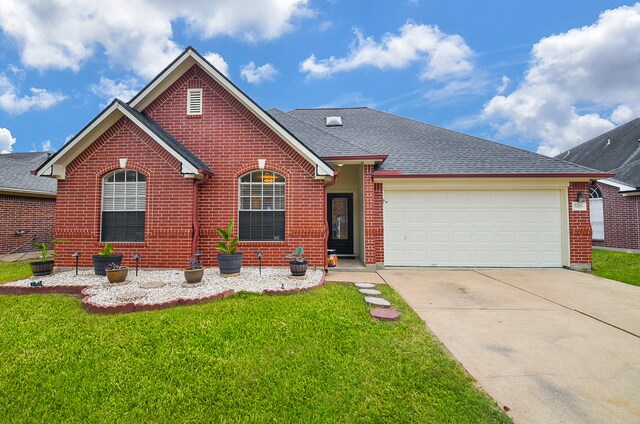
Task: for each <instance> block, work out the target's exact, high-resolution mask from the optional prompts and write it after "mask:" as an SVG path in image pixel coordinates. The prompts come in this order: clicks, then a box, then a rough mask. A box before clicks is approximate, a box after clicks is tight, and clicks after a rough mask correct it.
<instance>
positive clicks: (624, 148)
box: [557, 118, 640, 249]
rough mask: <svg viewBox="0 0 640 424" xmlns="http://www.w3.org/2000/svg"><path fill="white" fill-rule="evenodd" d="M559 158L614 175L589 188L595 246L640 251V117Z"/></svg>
mask: <svg viewBox="0 0 640 424" xmlns="http://www.w3.org/2000/svg"><path fill="white" fill-rule="evenodd" d="M557 158H560V159H563V160H566V161H569V162H573V163H576V164H579V165H583V166H588V167H589V168H593V169H598V170H600V171H604V172H609V173H610V174H611V175H612V177H610V178H601V179H598V180H597V181H594V183H593V184H592V185H591V187H590V199H589V203H590V214H591V226H592V227H593V234H592V237H593V245H594V246H601V247H613V248H620V249H640V118H636V119H634V120H632V121H630V122H627V123H626V124H623V125H620V126H619V127H617V128H614V129H612V130H611V131H608V132H606V133H604V134H601V135H599V136H597V137H594V138H592V139H591V140H589V141H586V142H584V143H582V144H580V145H579V146H576V147H574V148H572V149H570V150H567V151H566V152H563V153H560V154H559V155H558V156H557ZM614 174H615V176H613V175H614Z"/></svg>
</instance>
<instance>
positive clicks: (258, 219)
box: [238, 170, 285, 241]
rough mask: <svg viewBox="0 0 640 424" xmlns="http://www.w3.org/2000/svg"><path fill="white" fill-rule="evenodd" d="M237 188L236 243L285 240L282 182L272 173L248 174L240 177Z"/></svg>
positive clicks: (283, 189)
mask: <svg viewBox="0 0 640 424" xmlns="http://www.w3.org/2000/svg"><path fill="white" fill-rule="evenodd" d="M239 186H240V195H239V206H238V209H239V213H238V215H239V216H238V237H239V239H240V240H242V241H282V240H284V216H285V178H284V177H283V176H282V175H280V174H278V173H277V172H273V171H263V170H259V171H251V172H248V173H246V174H244V175H242V176H241V177H240V181H239Z"/></svg>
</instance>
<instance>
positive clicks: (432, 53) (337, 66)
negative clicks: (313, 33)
mask: <svg viewBox="0 0 640 424" xmlns="http://www.w3.org/2000/svg"><path fill="white" fill-rule="evenodd" d="M354 32H355V35H356V39H355V40H354V41H353V42H352V43H351V46H350V50H351V51H350V53H349V55H348V56H347V57H341V58H336V57H333V56H331V57H330V58H328V59H320V60H318V59H317V58H316V57H315V55H311V56H309V57H308V58H307V59H305V60H304V61H303V62H302V63H301V64H300V70H301V71H302V72H307V73H308V75H309V76H312V77H329V76H331V75H332V74H335V73H337V72H346V71H351V70H354V69H357V68H361V67H364V66H373V67H376V68H379V69H387V68H392V69H402V68H406V67H407V66H409V65H410V64H412V63H414V62H422V63H423V65H424V68H423V70H422V73H421V78H423V79H431V80H437V79H446V78H448V77H451V76H459V75H465V74H469V73H470V72H471V71H472V70H473V64H472V63H471V57H472V56H473V51H472V50H471V48H469V46H467V44H466V43H465V41H464V39H463V38H462V37H460V36H459V35H457V34H453V35H449V34H445V33H443V32H442V31H440V29H439V28H438V27H436V26H430V25H417V24H413V23H410V22H408V23H406V24H404V25H403V26H402V27H401V28H400V33H399V34H398V35H395V34H390V33H387V34H385V35H384V36H383V37H382V41H381V42H380V43H377V42H376V41H375V40H374V39H373V38H371V37H365V36H364V35H363V34H362V33H361V32H360V31H358V30H355V31H354Z"/></svg>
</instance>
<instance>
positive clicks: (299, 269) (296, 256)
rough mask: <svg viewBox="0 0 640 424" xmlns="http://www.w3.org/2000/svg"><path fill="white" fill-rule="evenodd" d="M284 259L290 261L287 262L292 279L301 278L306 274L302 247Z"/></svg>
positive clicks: (305, 262)
mask: <svg viewBox="0 0 640 424" xmlns="http://www.w3.org/2000/svg"><path fill="white" fill-rule="evenodd" d="M285 257H286V258H290V259H292V261H290V262H289V269H290V270H291V275H293V276H294V277H302V276H303V275H305V274H306V273H307V261H306V259H305V258H304V248H303V247H302V246H298V247H296V250H294V251H293V252H292V253H289V254H288V255H287V256H285Z"/></svg>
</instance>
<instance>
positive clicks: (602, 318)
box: [379, 269, 640, 423]
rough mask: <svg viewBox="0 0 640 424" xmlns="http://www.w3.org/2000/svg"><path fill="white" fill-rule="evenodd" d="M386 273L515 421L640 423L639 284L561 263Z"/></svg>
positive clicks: (401, 293)
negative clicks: (525, 267)
mask: <svg viewBox="0 0 640 424" xmlns="http://www.w3.org/2000/svg"><path fill="white" fill-rule="evenodd" d="M379 274H380V275H381V276H382V277H383V278H384V280H386V282H387V283H388V284H390V285H391V286H392V287H393V288H394V289H395V290H396V291H398V292H399V293H400V295H401V296H402V297H403V298H404V299H405V300H406V301H407V303H408V304H409V305H410V306H411V307H412V308H413V309H414V310H415V311H416V312H417V313H418V315H419V316H420V317H421V318H422V319H423V320H424V321H425V322H426V324H427V326H428V327H429V328H430V329H431V331H433V333H434V334H435V335H436V336H437V337H438V338H439V339H440V340H441V341H442V343H444V345H445V346H446V347H447V348H448V349H449V351H450V352H451V353H452V354H453V355H454V356H455V358H456V359H457V360H458V361H460V362H461V363H462V365H463V366H464V367H465V368H466V369H467V370H468V372H469V373H470V374H471V375H472V376H473V377H474V378H475V379H476V380H477V381H478V382H479V383H480V385H481V386H482V387H483V388H484V389H485V390H486V391H487V392H488V393H489V395H491V396H492V397H493V398H494V399H496V401H497V402H498V403H499V404H500V405H503V406H507V407H508V408H509V412H508V414H509V415H510V416H511V417H512V418H513V419H514V421H515V422H516V423H528V422H532V423H542V422H544V423H561V422H562V423H573V422H580V423H604V422H606V423H616V422H620V423H638V422H640V287H634V286H630V285H627V284H623V283H619V282H614V281H610V280H606V279H602V278H598V277H594V276H592V275H589V274H583V273H578V272H574V271H568V270H561V269H554V270H476V271H473V270H384V271H379Z"/></svg>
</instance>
